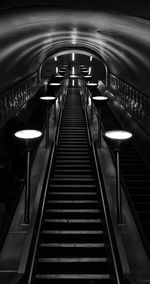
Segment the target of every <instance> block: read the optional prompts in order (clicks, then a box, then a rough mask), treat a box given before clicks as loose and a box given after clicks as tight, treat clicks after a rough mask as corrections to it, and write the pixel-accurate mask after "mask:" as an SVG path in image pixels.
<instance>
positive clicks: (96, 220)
mask: <svg viewBox="0 0 150 284" xmlns="http://www.w3.org/2000/svg"><path fill="white" fill-rule="evenodd" d="M44 222H48V223H65V224H66V223H67V224H68V223H69V224H70V223H73V224H74V223H82V224H86V223H88V224H89V223H93V224H95V223H99V224H101V223H102V222H103V221H102V220H101V219H44Z"/></svg>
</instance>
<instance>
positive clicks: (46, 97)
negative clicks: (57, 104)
mask: <svg viewBox="0 0 150 284" xmlns="http://www.w3.org/2000/svg"><path fill="white" fill-rule="evenodd" d="M40 99H41V100H43V101H53V100H55V99H56V98H55V97H52V96H51V97H50V96H45V97H40Z"/></svg>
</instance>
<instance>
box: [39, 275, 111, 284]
mask: <svg viewBox="0 0 150 284" xmlns="http://www.w3.org/2000/svg"><path fill="white" fill-rule="evenodd" d="M36 279H42V280H45V279H48V280H49V279H59V280H60V279H65V280H66V279H69V281H70V280H74V279H77V280H80V279H82V281H83V280H85V279H86V280H87V279H88V280H89V279H92V280H101V279H102V280H105V279H110V275H109V274H84V273H82V274H78V273H76V274H37V275H36ZM93 284H94V283H93Z"/></svg>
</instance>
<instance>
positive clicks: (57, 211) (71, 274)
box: [31, 88, 117, 284]
mask: <svg viewBox="0 0 150 284" xmlns="http://www.w3.org/2000/svg"><path fill="white" fill-rule="evenodd" d="M31 282H32V283H87V284H95V283H103V284H106V283H109V284H110V283H117V282H116V278H115V273H114V265H113V260H112V255H111V250H110V245H109V239H108V235H107V229H106V224H105V218H104V211H103V205H102V201H101V196H100V192H99V190H98V188H97V185H96V178H95V176H94V170H93V169H92V163H91V153H90V148H89V143H88V135H87V127H86V120H85V116H84V112H83V109H82V103H81V97H80V95H79V90H78V88H69V91H68V95H67V98H66V103H65V108H64V111H63V116H62V122H61V126H60V134H59V140H58V146H57V149H56V154H55V158H54V161H53V166H52V173H51V176H50V180H49V188H48V192H47V197H46V202H45V208H44V214H43V219H42V226H41V231H40V238H39V245H38V250H37V253H36V258H35V263H34V269H33V275H32V281H31Z"/></svg>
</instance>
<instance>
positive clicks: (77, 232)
mask: <svg viewBox="0 0 150 284" xmlns="http://www.w3.org/2000/svg"><path fill="white" fill-rule="evenodd" d="M42 233H43V234H54V235H57V234H59V235H61V234H62V235H63V234H71V235H72V234H73V235H74V234H75V235H101V234H104V231H103V230H42Z"/></svg>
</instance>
